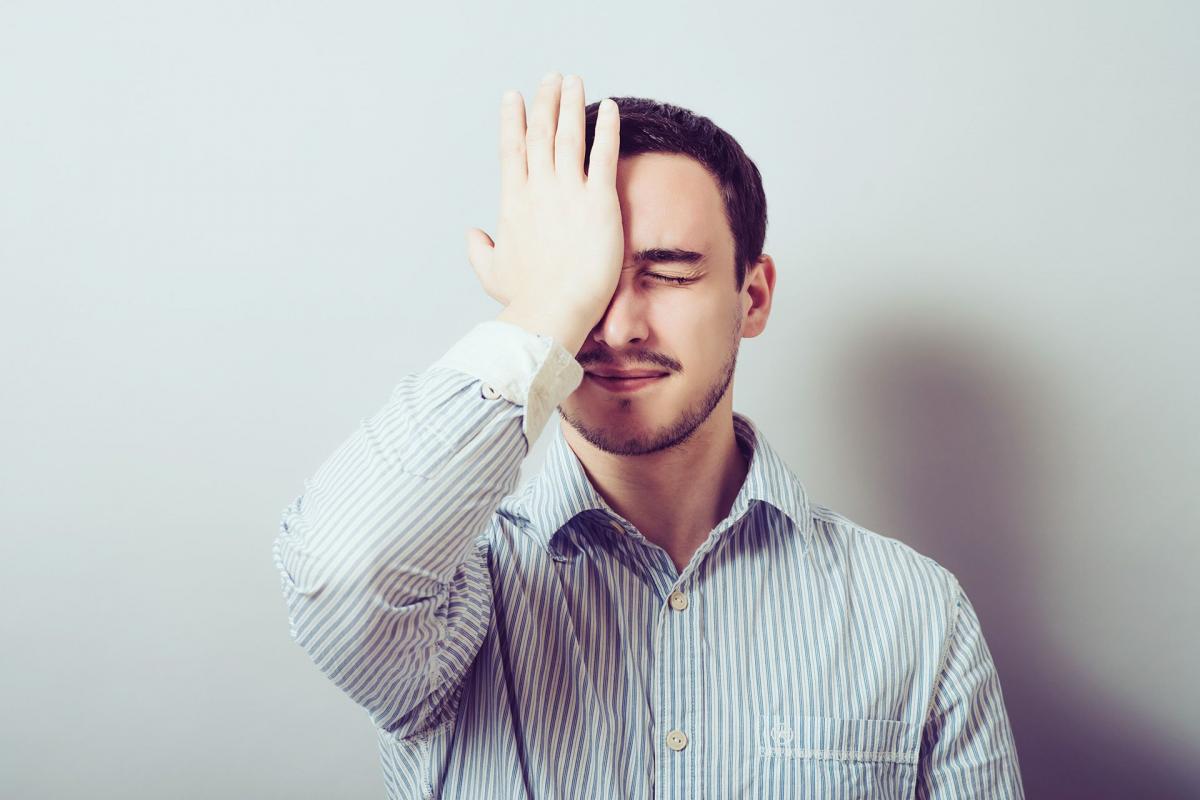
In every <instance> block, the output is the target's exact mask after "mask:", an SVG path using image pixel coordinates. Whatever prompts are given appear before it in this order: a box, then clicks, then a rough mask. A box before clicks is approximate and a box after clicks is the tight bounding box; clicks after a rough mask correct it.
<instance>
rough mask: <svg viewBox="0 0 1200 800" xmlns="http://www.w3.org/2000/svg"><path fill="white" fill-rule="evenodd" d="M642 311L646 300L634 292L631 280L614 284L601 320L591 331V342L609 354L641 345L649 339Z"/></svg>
mask: <svg viewBox="0 0 1200 800" xmlns="http://www.w3.org/2000/svg"><path fill="white" fill-rule="evenodd" d="M634 280H636V278H635V279H634ZM646 310H647V309H646V298H645V296H644V295H643V294H642V293H640V292H638V291H637V287H636V286H635V285H634V281H633V280H631V281H629V282H628V283H625V282H622V283H621V284H618V286H617V290H616V291H615V292H614V293H613V296H612V299H611V300H610V301H609V302H608V308H606V309H605V310H604V316H602V317H601V318H600V321H599V322H597V323H596V327H594V328H593V329H592V339H593V340H595V341H596V342H598V343H600V344H604V345H607V346H608V347H609V348H610V349H613V350H620V349H622V348H624V347H625V346H626V345H628V344H630V343H635V344H641V343H644V342H645V341H646V338H647V337H648V336H649V335H650V328H649V325H648V324H647V321H646Z"/></svg>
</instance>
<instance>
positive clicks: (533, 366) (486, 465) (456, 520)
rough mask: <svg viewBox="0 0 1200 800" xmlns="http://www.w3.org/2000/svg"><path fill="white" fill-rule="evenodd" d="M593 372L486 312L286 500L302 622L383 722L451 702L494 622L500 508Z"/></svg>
mask: <svg viewBox="0 0 1200 800" xmlns="http://www.w3.org/2000/svg"><path fill="white" fill-rule="evenodd" d="M572 365H574V368H572ZM580 380H582V368H580V367H579V364H578V363H577V362H576V361H575V360H574V357H573V356H572V355H571V354H570V353H568V352H567V351H566V350H565V349H564V348H563V347H562V346H561V345H560V344H558V343H557V342H556V341H554V340H552V339H550V338H548V337H546V336H542V335H536V334H533V333H530V332H527V331H525V329H523V328H520V327H519V326H516V325H513V324H511V323H506V322H500V321H495V323H494V324H493V322H491V321H489V322H485V323H481V324H480V325H478V326H476V327H475V328H474V329H472V330H471V331H470V332H469V333H468V334H467V335H466V336H464V337H463V338H462V339H460V340H459V341H458V342H457V343H455V345H454V346H453V347H452V348H451V349H450V351H449V352H448V353H447V355H446V356H445V357H444V358H443V359H441V360H439V361H438V362H435V363H434V364H433V365H432V366H430V367H429V368H428V369H426V370H424V371H423V372H419V373H414V374H409V375H406V376H404V377H403V378H402V379H401V380H400V382H399V384H398V385H397V386H396V387H395V389H394V390H393V392H392V394H391V395H390V397H389V399H388V401H387V402H386V403H385V404H384V405H383V407H382V408H380V409H379V410H378V411H376V412H375V413H374V414H373V415H372V416H370V417H368V418H364V419H362V420H361V421H360V422H359V424H358V426H357V427H356V428H355V430H354V431H353V432H352V433H351V434H350V436H349V437H348V438H347V439H346V440H345V441H344V442H342V443H341V445H340V446H339V447H337V449H336V450H335V451H334V452H333V453H332V454H331V455H330V456H329V457H328V458H327V459H326V460H325V462H324V463H323V464H322V465H321V466H320V467H319V468H318V469H317V470H316V472H315V473H314V474H313V475H312V477H311V478H310V479H307V480H305V481H304V491H303V493H302V494H300V495H299V496H298V497H296V499H295V500H294V501H293V502H292V503H291V504H289V505H288V506H287V507H286V508H285V509H284V510H283V514H282V518H281V520H280V523H279V533H278V535H277V536H276V538H275V541H274V546H273V559H274V563H275V567H276V569H277V570H278V571H279V574H280V577H281V581H282V586H283V594H284V599H285V601H286V603H287V609H288V620H289V626H290V634H291V637H292V639H293V640H294V641H296V642H297V643H298V644H299V645H300V646H301V647H302V648H303V649H304V650H305V651H306V652H307V654H308V655H309V657H310V658H311V659H312V661H313V662H314V663H315V664H316V666H317V667H318V668H319V669H320V670H321V672H323V673H324V674H325V675H326V676H327V677H328V678H329V679H330V680H331V681H333V683H334V684H336V685H337V686H338V687H339V688H341V689H342V690H343V691H344V692H345V693H346V694H348V695H349V696H350V697H351V698H352V699H353V700H354V701H355V702H357V703H358V704H360V705H361V706H362V707H364V708H365V709H366V710H367V711H368V712H369V713H370V716H371V719H372V721H373V722H374V724H375V725H376V726H377V727H379V728H382V729H384V730H387V731H389V732H391V733H393V734H395V735H397V736H401V737H406V736H417V735H422V734H424V733H427V732H428V731H430V730H431V729H432V728H434V727H436V726H438V725H440V724H442V723H444V722H446V721H447V720H448V719H450V718H451V717H452V715H453V713H454V711H455V708H456V704H457V695H458V692H459V690H461V681H462V679H463V677H464V676H465V674H466V672H467V670H468V669H469V667H470V665H471V664H472V663H473V661H474V660H475V657H476V655H477V654H478V652H479V649H480V647H481V646H482V643H483V641H484V638H485V636H486V633H487V630H488V627H489V625H490V622H491V612H492V592H491V576H490V570H489V567H488V556H489V546H488V540H489V533H490V532H491V530H492V526H493V525H496V524H498V518H497V517H496V515H495V512H496V509H497V508H498V506H499V504H500V502H501V500H502V499H503V498H504V497H505V496H506V495H507V494H509V493H511V492H512V491H513V489H514V488H515V487H516V484H517V481H518V479H519V476H520V465H521V462H522V461H523V460H524V457H525V456H526V455H527V454H528V451H529V448H530V446H531V438H536V436H537V435H538V433H539V432H540V430H541V427H542V426H544V424H545V422H546V418H547V417H548V416H549V413H550V411H551V410H552V409H553V408H554V406H555V405H557V404H558V403H559V402H560V401H561V400H562V399H563V398H564V397H565V396H566V395H567V394H569V393H570V392H571V391H574V389H575V388H576V387H577V386H578V384H579V381H580Z"/></svg>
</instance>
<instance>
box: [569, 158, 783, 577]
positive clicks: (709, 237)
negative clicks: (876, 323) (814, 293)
mask: <svg viewBox="0 0 1200 800" xmlns="http://www.w3.org/2000/svg"><path fill="white" fill-rule="evenodd" d="M616 182H617V193H618V197H619V199H620V205H621V216H622V225H623V228H624V233H625V237H624V238H625V261H624V264H623V266H622V269H621V276H620V280H619V283H618V285H617V289H616V291H615V292H614V294H613V295H612V299H611V300H610V302H609V304H608V307H607V309H605V311H604V314H603V316H602V317H601V318H600V320H599V322H597V323H596V325H595V326H594V327H593V329H592V330H591V332H590V333H589V334H588V336H587V338H586V339H585V341H584V342H583V345H582V347H581V348H580V350H579V352H578V353H577V355H576V359H577V360H578V361H579V363H580V365H582V366H583V368H584V369H585V370H590V369H593V368H597V367H611V368H617V369H657V370H666V371H668V372H669V374H668V376H667V377H666V378H664V379H662V380H659V381H657V382H655V383H654V384H651V385H650V386H649V387H647V388H644V389H642V390H641V391H639V392H636V393H626V394H617V393H613V392H609V391H607V390H606V389H604V388H602V387H601V386H600V385H599V384H596V383H594V382H593V381H591V380H590V379H588V378H586V377H585V379H584V381H583V383H582V384H580V386H579V388H578V389H576V390H575V392H573V393H572V394H571V395H570V396H569V397H567V398H566V399H565V400H564V401H563V402H562V403H561V405H560V406H559V413H560V417H561V421H560V423H559V424H560V425H561V429H562V433H563V436H564V438H565V440H566V441H567V443H568V444H569V445H570V447H571V449H572V451H573V452H574V453H575V455H576V456H577V457H578V458H579V460H580V463H581V464H582V465H583V467H584V470H585V472H586V473H587V475H588V477H589V478H590V479H591V481H592V483H593V484H594V485H595V487H596V489H597V491H598V492H599V494H600V495H601V496H602V497H603V498H604V500H605V501H606V502H607V503H608V504H609V505H610V506H612V507H613V509H614V510H616V511H617V513H619V514H621V515H622V516H623V517H625V518H626V519H627V520H629V521H630V522H631V523H633V524H634V526H635V527H636V528H637V529H638V530H639V531H640V532H641V533H642V534H643V535H644V536H645V537H646V538H647V539H649V540H650V541H652V542H654V543H655V544H657V545H658V546H660V547H662V548H663V549H664V550H665V551H666V552H667V554H668V555H669V556H670V558H671V560H672V562H674V564H675V567H676V569H677V570H680V571H682V570H683V568H684V567H685V566H686V565H687V563H688V561H690V559H691V557H692V554H693V553H694V552H695V550H696V548H697V547H699V545H700V544H701V543H702V542H703V541H704V540H705V539H706V538H707V537H708V534H709V532H710V531H711V530H712V529H713V528H715V527H716V525H717V524H718V523H719V522H720V521H721V520H722V519H724V518H725V517H726V516H727V515H728V513H729V509H730V507H731V506H732V505H733V500H734V498H735V497H736V496H737V493H738V491H739V490H740V488H741V486H742V483H743V482H744V480H745V477H746V472H747V468H748V463H747V461H746V459H745V458H744V457H743V456H742V455H741V452H740V451H739V450H738V447H737V443H736V440H735V437H734V432H733V383H732V381H733V375H734V368H735V364H736V360H737V353H738V348H739V347H740V344H741V340H742V339H743V338H750V337H754V336H758V335H759V334H761V333H762V331H763V329H764V328H765V327H766V322H767V317H768V315H769V314H770V310H771V295H772V293H773V291H774V287H775V264H774V262H773V261H772V259H771V257H770V256H768V255H766V254H764V255H762V256H761V257H760V258H759V259H758V261H757V262H755V263H754V264H753V265H751V267H750V269H749V270H748V271H747V275H746V282H745V284H744V286H743V288H742V289H741V291H738V290H737V288H736V286H735V285H734V280H735V270H734V263H733V251H734V242H733V235H732V232H731V231H730V229H729V225H728V223H727V222H726V219H725V213H724V207H723V204H722V201H721V196H720V194H719V190H718V187H717V183H716V181H715V180H714V179H713V177H712V176H711V175H710V174H709V173H708V171H707V170H706V169H705V168H704V167H703V166H702V165H701V164H700V163H699V162H698V161H696V160H694V159H692V158H689V157H687V156H683V155H679V154H665V153H643V154H639V155H636V156H632V157H625V158H621V159H620V160H619V162H618V164H617V174H616ZM647 248H680V249H685V250H694V251H697V252H700V253H703V254H704V256H705V258H704V259H703V261H702V262H700V263H698V264H687V263H669V264H668V263H643V264H638V263H634V262H633V261H632V258H633V254H634V253H635V252H637V251H639V250H643V249H647ZM652 274H653V275H664V276H669V277H693V278H695V280H694V281H692V282H690V283H686V284H675V283H672V282H669V281H665V280H662V279H660V278H657V277H652Z"/></svg>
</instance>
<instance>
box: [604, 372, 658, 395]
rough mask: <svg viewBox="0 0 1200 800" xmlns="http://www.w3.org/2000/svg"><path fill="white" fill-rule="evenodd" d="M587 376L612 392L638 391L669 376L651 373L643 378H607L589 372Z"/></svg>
mask: <svg viewBox="0 0 1200 800" xmlns="http://www.w3.org/2000/svg"><path fill="white" fill-rule="evenodd" d="M585 377H586V378H587V379H588V380H590V381H592V382H593V383H595V384H596V385H597V386H600V387H602V388H604V389H607V390H608V391H610V392H636V391H637V390H639V389H642V388H644V387H646V386H650V385H651V384H654V383H657V382H658V381H660V380H662V379H663V378H665V377H667V374H666V373H664V374H662V375H650V376H648V377H643V378H606V377H604V376H603V375H594V374H592V373H591V372H589V373H587V374H586V376H585Z"/></svg>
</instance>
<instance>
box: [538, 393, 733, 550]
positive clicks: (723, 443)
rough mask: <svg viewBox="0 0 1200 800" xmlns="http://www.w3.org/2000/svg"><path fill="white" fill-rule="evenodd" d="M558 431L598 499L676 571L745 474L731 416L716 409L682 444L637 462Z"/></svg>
mask: <svg viewBox="0 0 1200 800" xmlns="http://www.w3.org/2000/svg"><path fill="white" fill-rule="evenodd" d="M559 424H560V425H561V427H562V434H563V438H564V439H566V441H567V443H568V444H569V445H570V447H571V450H572V451H573V452H574V453H575V455H576V456H577V457H578V458H579V461H580V463H581V464H582V465H583V469H584V472H585V473H586V474H587V477H588V479H589V480H591V482H592V485H593V486H595V487H596V491H597V493H599V494H600V496H601V497H603V498H604V501H605V502H606V503H608V504H609V505H610V506H612V508H613V510H614V511H616V512H617V513H618V514H620V515H621V516H623V517H624V518H625V519H627V520H629V521H630V522H631V523H633V525H634V527H636V528H637V529H638V531H639V532H641V534H642V535H643V536H645V537H646V538H647V539H648V540H650V541H651V542H653V543H654V544H657V545H658V546H659V547H661V548H662V549H663V550H665V551H666V552H667V554H668V555H669V556H670V557H671V560H672V561H673V562H674V564H675V568H676V569H677V570H679V571H682V570H683V568H684V567H685V566H686V565H687V563H688V562H689V561H690V560H691V557H692V554H693V553H694V552H695V551H696V549H697V548H698V547H699V546H700V545H701V544H702V543H703V542H704V540H705V539H707V538H708V535H709V533H710V532H711V531H712V530H713V528H715V527H716V526H717V524H718V523H720V522H721V520H723V519H725V517H727V516H728V515H729V510H730V508H731V507H732V506H733V501H734V499H735V498H736V497H737V495H738V492H739V491H740V490H741V488H742V484H743V483H744V482H745V480H746V473H747V472H748V470H749V462H748V461H747V459H746V457H745V456H744V455H742V452H741V450H740V449H739V448H738V444H737V439H736V435H735V433H734V428H733V414H732V412H731V411H729V410H725V412H724V413H721V408H717V409H714V411H713V413H712V414H711V415H709V418H708V419H707V420H705V421H704V423H702V424H701V425H700V427H699V428H697V429H696V430H695V431H693V433H692V436H691V437H690V438H689V439H688V440H687V442H685V443H683V444H680V445H677V446H675V447H670V448H667V449H666V450H660V451H658V452H656V453H648V454H646V455H637V456H622V455H613V454H611V453H607V452H605V451H603V450H600V449H598V448H596V446H595V445H593V444H591V443H590V442H588V441H587V440H585V439H583V438H582V437H581V436H580V435H579V434H578V432H576V431H575V430H574V429H573V428H572V427H571V426H570V425H568V424H567V423H566V421H565V420H563V421H560V422H559Z"/></svg>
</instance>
